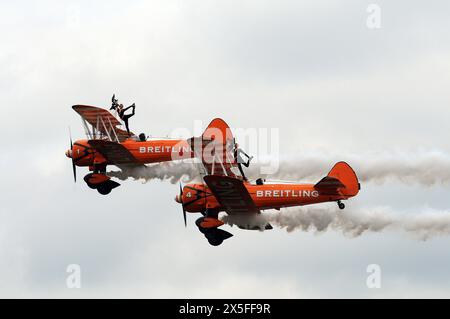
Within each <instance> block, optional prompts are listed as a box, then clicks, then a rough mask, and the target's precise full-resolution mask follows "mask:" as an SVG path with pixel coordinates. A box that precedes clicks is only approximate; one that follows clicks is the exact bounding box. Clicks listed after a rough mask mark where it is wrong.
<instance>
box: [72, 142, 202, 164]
mask: <svg viewBox="0 0 450 319" xmlns="http://www.w3.org/2000/svg"><path fill="white" fill-rule="evenodd" d="M120 144H121V145H122V146H123V147H125V148H126V149H127V150H128V151H129V152H130V153H131V154H132V155H133V156H134V158H136V160H137V161H138V162H139V163H142V164H149V163H157V162H167V161H172V160H179V159H185V158H191V157H193V153H192V151H191V148H190V146H189V144H188V143H187V142H186V140H148V141H136V140H134V139H128V140H125V141H124V142H122V143H120ZM66 156H67V157H71V158H73V160H74V162H75V165H77V166H93V165H94V164H95V165H110V164H113V163H109V162H108V161H107V159H106V158H105V157H104V156H103V155H102V154H101V153H100V152H98V151H96V150H95V148H93V147H92V146H90V145H89V141H88V140H78V141H76V142H75V143H74V144H73V146H72V149H69V150H67V152H66Z"/></svg>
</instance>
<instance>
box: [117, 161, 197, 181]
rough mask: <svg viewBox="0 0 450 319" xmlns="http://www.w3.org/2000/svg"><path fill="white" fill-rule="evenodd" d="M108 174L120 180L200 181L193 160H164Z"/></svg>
mask: <svg viewBox="0 0 450 319" xmlns="http://www.w3.org/2000/svg"><path fill="white" fill-rule="evenodd" d="M108 176H111V177H116V178H118V179H120V180H126V179H128V178H134V179H135V180H142V181H144V182H148V181H150V180H153V179H159V180H168V181H169V182H170V183H172V184H175V183H177V182H179V181H182V182H183V183H189V182H196V181H198V178H199V168H198V164H196V163H193V162H182V161H179V162H164V163H157V164H150V165H146V166H142V167H136V168H128V169H123V170H121V171H110V172H108Z"/></svg>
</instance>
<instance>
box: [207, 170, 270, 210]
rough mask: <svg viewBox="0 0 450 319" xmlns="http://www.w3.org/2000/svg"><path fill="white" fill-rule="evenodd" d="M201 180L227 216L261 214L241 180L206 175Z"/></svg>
mask: <svg viewBox="0 0 450 319" xmlns="http://www.w3.org/2000/svg"><path fill="white" fill-rule="evenodd" d="M203 180H204V181H205V183H206V185H208V187H209V189H210V190H211V192H212V193H213V194H214V196H215V197H216V199H217V201H218V202H219V203H220V205H221V206H222V207H223V208H224V209H225V211H226V212H227V213H228V214H229V215H237V214H259V213H261V211H260V210H259V209H258V207H256V205H255V203H254V202H253V199H252V197H251V196H250V193H249V192H248V190H247V188H246V187H245V185H244V182H243V181H242V180H240V179H237V178H234V177H230V176H223V175H208V176H205V177H204V178H203Z"/></svg>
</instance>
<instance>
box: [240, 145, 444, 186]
mask: <svg viewBox="0 0 450 319" xmlns="http://www.w3.org/2000/svg"><path fill="white" fill-rule="evenodd" d="M341 160H344V161H346V162H347V163H349V164H350V166H352V167H353V169H354V170H355V172H356V174H357V175H358V178H359V179H360V181H362V182H375V183H379V184H380V183H384V182H386V181H399V182H402V183H407V184H410V183H412V184H420V185H424V186H431V185H435V184H449V183H450V155H449V154H446V153H443V152H439V151H428V152H424V151H422V152H415V153H401V152H373V153H365V154H359V155H356V154H354V155H351V154H350V155H349V154H346V155H343V156H336V155H329V154H325V153H302V154H300V155H298V156H295V157H283V158H281V159H280V161H279V163H278V170H277V171H276V173H274V174H271V175H269V176H265V177H267V178H270V179H287V180H292V181H299V180H307V179H309V181H311V182H314V181H316V180H317V179H318V178H321V177H323V176H325V175H326V174H327V173H328V171H329V170H330V169H331V167H332V165H333V164H334V163H335V162H337V161H341ZM269 163H270V161H264V160H261V161H260V162H259V163H254V164H253V165H251V166H250V169H249V170H248V175H249V176H251V177H253V178H257V177H259V172H260V171H261V167H268V165H269ZM272 164H273V163H272Z"/></svg>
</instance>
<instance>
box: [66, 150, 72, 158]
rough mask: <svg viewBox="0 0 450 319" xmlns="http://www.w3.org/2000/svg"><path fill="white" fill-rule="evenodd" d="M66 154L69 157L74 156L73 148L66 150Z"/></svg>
mask: <svg viewBox="0 0 450 319" xmlns="http://www.w3.org/2000/svg"><path fill="white" fill-rule="evenodd" d="M66 156H67V157H68V158H72V150H67V151H66Z"/></svg>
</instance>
